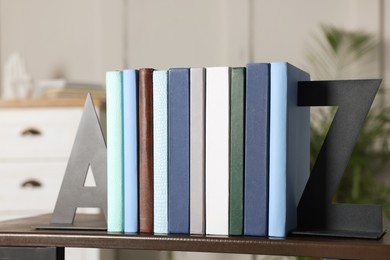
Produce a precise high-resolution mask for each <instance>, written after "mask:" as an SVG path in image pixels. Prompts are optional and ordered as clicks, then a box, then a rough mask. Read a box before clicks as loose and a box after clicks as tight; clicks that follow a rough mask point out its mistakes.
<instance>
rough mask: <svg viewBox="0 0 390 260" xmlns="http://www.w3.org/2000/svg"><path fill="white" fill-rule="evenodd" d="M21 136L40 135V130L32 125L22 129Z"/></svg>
mask: <svg viewBox="0 0 390 260" xmlns="http://www.w3.org/2000/svg"><path fill="white" fill-rule="evenodd" d="M21 135H22V136H40V135H42V132H41V131H40V130H39V129H36V128H34V127H30V128H27V129H25V130H23V131H22V133H21Z"/></svg>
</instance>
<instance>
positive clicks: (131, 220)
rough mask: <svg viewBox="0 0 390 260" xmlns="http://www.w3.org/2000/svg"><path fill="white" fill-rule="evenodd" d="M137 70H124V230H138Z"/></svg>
mask: <svg viewBox="0 0 390 260" xmlns="http://www.w3.org/2000/svg"><path fill="white" fill-rule="evenodd" d="M137 73H138V72H137V70H133V69H132V70H124V71H123V171H124V172H123V182H124V191H123V203H124V231H125V232H134V233H135V232H138V121H137V120H138V102H137V89H138V88H137V85H138V78H137Z"/></svg>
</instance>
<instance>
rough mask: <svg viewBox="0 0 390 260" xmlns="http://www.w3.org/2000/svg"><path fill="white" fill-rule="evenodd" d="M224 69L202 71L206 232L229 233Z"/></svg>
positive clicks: (226, 72) (225, 72)
mask: <svg viewBox="0 0 390 260" xmlns="http://www.w3.org/2000/svg"><path fill="white" fill-rule="evenodd" d="M229 74H230V69H229V68H228V67H216V68H207V69H206V233H207V234H213V235H228V234H229V78H230V76H229Z"/></svg>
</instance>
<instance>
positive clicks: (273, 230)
mask: <svg viewBox="0 0 390 260" xmlns="http://www.w3.org/2000/svg"><path fill="white" fill-rule="evenodd" d="M308 80H310V76H309V74H308V73H306V72H304V71H302V70H300V69H298V68H296V67H294V66H293V65H291V64H289V63H286V62H277V63H271V91H270V93H271V95H270V97H271V100H270V101H271V105H270V160H269V171H270V173H269V174H270V175H269V225H268V235H269V236H273V237H285V236H286V235H287V234H288V232H289V231H291V230H292V229H294V228H296V226H297V217H296V215H297V206H298V203H299V200H300V198H301V195H302V192H303V189H304V187H305V184H306V182H307V179H308V177H309V171H310V169H309V168H310V165H309V158H310V154H309V153H310V108H309V107H298V106H297V82H298V81H308Z"/></svg>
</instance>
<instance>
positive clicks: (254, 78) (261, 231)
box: [244, 63, 270, 236]
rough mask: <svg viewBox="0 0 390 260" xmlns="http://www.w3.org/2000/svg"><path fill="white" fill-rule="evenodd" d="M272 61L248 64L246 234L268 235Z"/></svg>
mask: <svg viewBox="0 0 390 260" xmlns="http://www.w3.org/2000/svg"><path fill="white" fill-rule="evenodd" d="M269 90H270V64H264V63H263V64H261V63H256V64H248V65H247V67H246V120H245V122H246V126H245V139H246V141H245V142H246V147H245V202H244V205H245V209H244V216H245V218H244V235H247V236H267V235H268V178H269V106H270V100H269V94H270V93H269Z"/></svg>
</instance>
